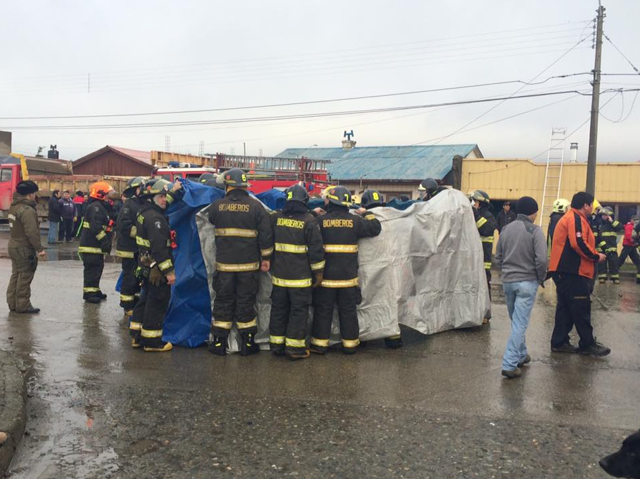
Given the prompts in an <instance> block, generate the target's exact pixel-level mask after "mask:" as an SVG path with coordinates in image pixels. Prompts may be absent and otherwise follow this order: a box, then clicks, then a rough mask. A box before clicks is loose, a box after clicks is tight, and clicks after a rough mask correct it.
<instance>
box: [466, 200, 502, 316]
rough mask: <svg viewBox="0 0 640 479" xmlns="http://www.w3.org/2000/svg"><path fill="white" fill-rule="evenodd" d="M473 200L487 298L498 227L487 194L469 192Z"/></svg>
mask: <svg viewBox="0 0 640 479" xmlns="http://www.w3.org/2000/svg"><path fill="white" fill-rule="evenodd" d="M471 200H472V201H473V214H474V215H475V219H476V227H477V228H478V233H480V240H481V241H482V251H483V253H484V271H485V273H486V275H487V285H488V287H489V298H491V258H492V256H493V233H494V232H495V230H496V228H497V227H498V226H497V224H496V219H495V217H494V216H493V213H491V209H490V208H491V200H490V198H489V195H488V194H486V193H485V192H484V191H482V190H476V191H474V192H473V193H472V194H471ZM490 319H491V311H489V312H488V313H487V315H486V317H485V318H484V321H483V322H482V324H487V323H489V320H490Z"/></svg>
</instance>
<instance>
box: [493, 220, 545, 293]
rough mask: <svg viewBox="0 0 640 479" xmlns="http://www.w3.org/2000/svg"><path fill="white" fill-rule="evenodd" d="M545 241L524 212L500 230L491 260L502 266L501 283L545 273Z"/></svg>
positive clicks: (539, 279) (541, 277) (532, 278)
mask: <svg viewBox="0 0 640 479" xmlns="http://www.w3.org/2000/svg"><path fill="white" fill-rule="evenodd" d="M547 261H548V258H547V241H546V238H545V237H544V233H543V232H542V229H541V228H540V227H539V226H536V225H534V224H533V221H531V219H530V218H529V217H528V216H525V215H518V217H517V218H516V221H514V222H512V223H509V224H508V225H506V226H505V227H504V228H503V229H502V232H501V233H500V238H499V239H498V247H497V250H496V256H495V262H496V265H497V266H498V268H500V269H501V270H502V282H503V283H516V282H519V281H537V282H538V283H539V284H540V285H542V284H543V283H544V280H545V277H546V275H547Z"/></svg>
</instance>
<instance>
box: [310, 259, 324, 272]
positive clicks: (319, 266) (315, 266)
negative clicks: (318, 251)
mask: <svg viewBox="0 0 640 479" xmlns="http://www.w3.org/2000/svg"><path fill="white" fill-rule="evenodd" d="M325 264H326V261H324V260H322V261H320V262H319V263H312V264H311V271H318V270H319V269H322V268H324V265H325Z"/></svg>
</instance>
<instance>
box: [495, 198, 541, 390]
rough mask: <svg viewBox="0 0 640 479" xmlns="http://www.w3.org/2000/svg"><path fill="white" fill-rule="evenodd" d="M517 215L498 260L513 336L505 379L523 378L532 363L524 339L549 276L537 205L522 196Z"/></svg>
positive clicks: (502, 240)
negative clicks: (535, 304)
mask: <svg viewBox="0 0 640 479" xmlns="http://www.w3.org/2000/svg"><path fill="white" fill-rule="evenodd" d="M516 212H517V214H518V216H517V218H516V220H515V221H514V222H512V223H509V224H508V225H506V226H505V227H504V228H503V229H502V232H501V233H500V239H499V240H498V247H497V251H496V256H495V261H496V264H497V266H498V268H500V269H501V270H502V287H503V289H504V295H505V299H506V302H507V310H508V311H509V317H510V318H511V336H510V337H509V341H508V342H507V349H506V351H505V352H504V357H503V358H502V375H503V376H504V377H506V378H507V379H513V378H517V377H520V376H521V375H522V370H521V369H520V368H521V367H522V366H524V365H525V364H528V363H529V362H531V356H529V354H528V352H527V344H526V337H525V335H526V333H527V327H528V326H529V319H530V317H531V310H532V309H533V304H534V303H535V300H536V294H537V292H538V286H543V284H544V280H545V277H546V275H547V240H546V238H545V236H544V233H543V232H542V229H541V228H540V227H539V226H536V225H535V224H533V222H534V221H535V220H536V217H537V216H538V203H537V202H536V200H534V199H533V198H531V197H529V196H523V197H522V198H520V199H519V200H518V202H517V204H516Z"/></svg>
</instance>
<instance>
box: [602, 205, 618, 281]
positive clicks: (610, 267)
mask: <svg viewBox="0 0 640 479" xmlns="http://www.w3.org/2000/svg"><path fill="white" fill-rule="evenodd" d="M598 216H599V217H600V219H599V221H596V224H597V226H596V231H595V236H596V249H597V250H598V252H600V253H602V254H605V255H606V256H607V260H606V261H603V262H602V263H600V264H599V265H598V281H599V282H600V284H603V283H606V282H607V273H609V278H610V279H611V281H613V283H614V284H620V274H619V273H618V261H619V258H618V235H622V234H624V225H623V224H622V223H620V222H619V221H618V220H616V219H614V218H613V210H612V209H611V208H610V207H609V206H605V207H604V208H602V209H601V210H600V211H599V212H598Z"/></svg>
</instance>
